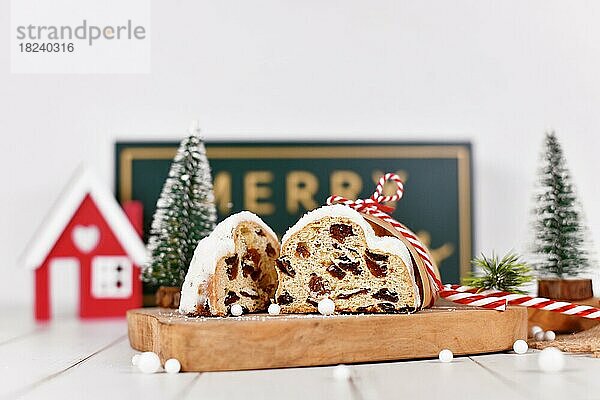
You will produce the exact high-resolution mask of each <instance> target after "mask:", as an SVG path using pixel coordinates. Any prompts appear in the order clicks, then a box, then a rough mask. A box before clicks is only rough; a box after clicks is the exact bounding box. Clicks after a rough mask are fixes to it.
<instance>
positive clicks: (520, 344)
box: [513, 339, 529, 354]
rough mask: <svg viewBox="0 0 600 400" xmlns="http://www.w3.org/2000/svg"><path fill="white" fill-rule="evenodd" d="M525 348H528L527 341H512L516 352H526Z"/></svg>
mask: <svg viewBox="0 0 600 400" xmlns="http://www.w3.org/2000/svg"><path fill="white" fill-rule="evenodd" d="M527 349H529V346H528V345H527V342H526V341H524V340H522V339H519V340H517V341H515V343H513V350H514V351H515V353H517V354H525V353H527Z"/></svg>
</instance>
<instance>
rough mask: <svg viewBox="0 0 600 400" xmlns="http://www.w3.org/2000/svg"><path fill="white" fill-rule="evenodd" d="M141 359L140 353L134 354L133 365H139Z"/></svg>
mask: <svg viewBox="0 0 600 400" xmlns="http://www.w3.org/2000/svg"><path fill="white" fill-rule="evenodd" d="M139 360H140V355H139V354H134V355H133V357H131V365H134V366H135V365H138V361H139Z"/></svg>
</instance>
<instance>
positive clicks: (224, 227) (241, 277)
mask: <svg viewBox="0 0 600 400" xmlns="http://www.w3.org/2000/svg"><path fill="white" fill-rule="evenodd" d="M278 256H279V242H278V240H277V236H276V235H275V233H274V232H273V231H272V230H271V228H269V227H268V226H267V225H266V224H265V223H264V222H263V221H262V220H261V219H260V218H259V217H258V216H256V215H255V214H252V213H251V212H248V211H242V212H240V213H238V214H234V215H232V216H230V217H228V218H226V219H225V220H223V221H222V222H221V223H220V224H218V225H217V226H216V228H215V230H214V231H213V232H212V233H211V234H210V235H209V236H207V237H205V238H204V239H202V240H201V241H200V242H199V243H198V246H197V247H196V250H195V252H194V256H193V258H192V261H191V263H190V267H189V269H188V272H187V275H186V277H185V281H184V283H183V287H182V289H181V302H180V305H179V311H180V312H181V313H183V314H188V315H214V316H225V315H227V314H228V313H229V310H230V308H231V305H232V304H235V303H237V304H239V305H240V306H242V308H243V309H244V311H245V312H253V311H263V310H266V308H267V307H268V305H269V303H270V299H272V298H273V297H274V294H275V290H276V288H277V273H276V271H275V260H276V259H277V257H278Z"/></svg>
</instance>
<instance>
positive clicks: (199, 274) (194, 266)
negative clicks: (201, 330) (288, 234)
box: [179, 211, 277, 314]
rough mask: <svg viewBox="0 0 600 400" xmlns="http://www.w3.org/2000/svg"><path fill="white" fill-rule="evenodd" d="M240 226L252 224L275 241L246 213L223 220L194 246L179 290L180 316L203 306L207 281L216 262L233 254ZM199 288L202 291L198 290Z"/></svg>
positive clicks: (213, 270) (259, 221) (257, 218)
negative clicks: (247, 223)
mask: <svg viewBox="0 0 600 400" xmlns="http://www.w3.org/2000/svg"><path fill="white" fill-rule="evenodd" d="M242 222H254V223H256V224H258V225H259V226H260V227H261V228H262V229H264V230H265V232H266V233H267V234H268V235H272V236H273V237H277V235H275V232H273V230H272V229H271V228H269V226H267V224H265V223H264V222H263V220H262V219H260V218H259V217H258V216H257V215H256V214H253V213H251V212H250V211H242V212H239V213H237V214H233V215H231V216H229V217H227V218H225V219H224V220H223V221H222V222H221V223H219V224H218V225H217V226H216V228H215V230H214V231H213V232H212V233H211V234H210V235H208V236H207V237H205V238H204V239H202V240H201V241H200V242H199V243H198V246H196V250H195V251H194V256H193V257H192V261H191V262H190V267H189V269H188V272H187V275H186V276H185V281H184V282H183V287H182V289H181V300H180V302H179V312H180V313H182V314H190V313H194V312H196V307H197V306H198V305H203V304H204V303H205V302H206V299H207V298H206V295H205V294H204V293H205V292H206V286H207V284H208V279H209V278H210V276H211V275H213V274H214V273H215V268H216V266H217V261H219V259H221V258H222V257H225V256H226V255H228V254H233V253H234V252H235V243H234V241H233V231H234V230H235V228H236V227H237V226H238V225H239V224H240V223H242ZM199 288H202V290H199ZM198 292H201V293H200V294H199V293H198Z"/></svg>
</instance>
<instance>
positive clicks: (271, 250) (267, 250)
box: [265, 243, 276, 257]
mask: <svg viewBox="0 0 600 400" xmlns="http://www.w3.org/2000/svg"><path fill="white" fill-rule="evenodd" d="M265 253H267V255H268V256H269V257H275V255H276V253H275V249H274V248H273V246H271V243H267V247H265Z"/></svg>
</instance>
